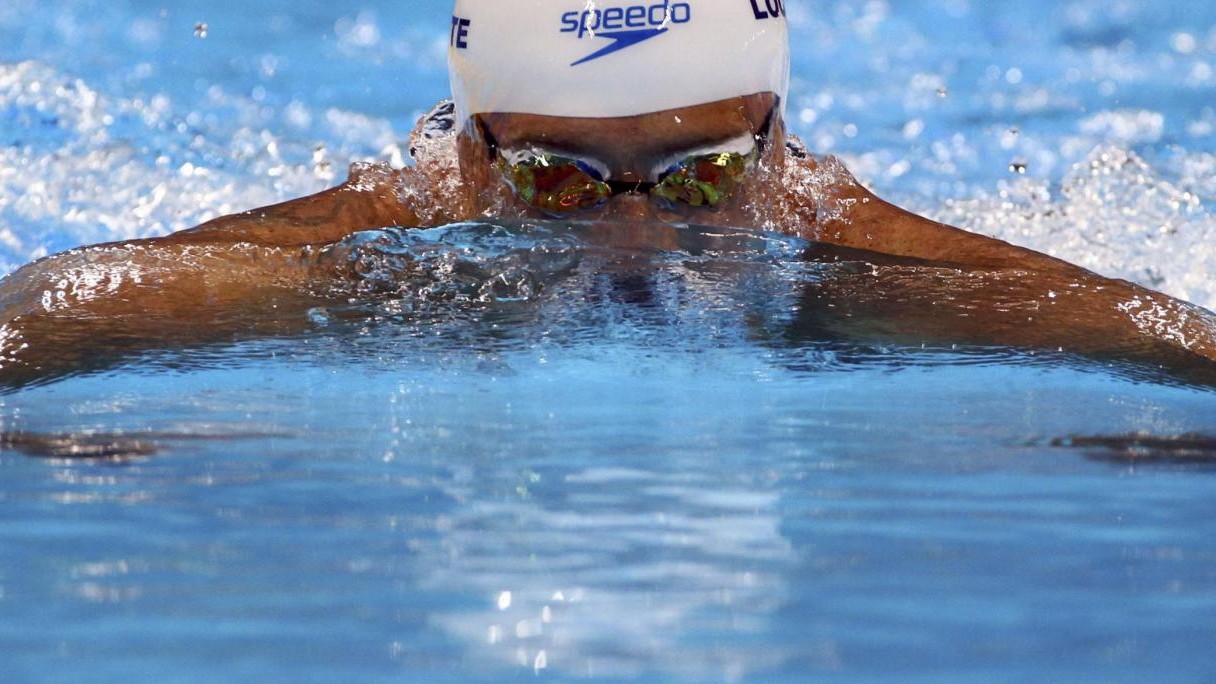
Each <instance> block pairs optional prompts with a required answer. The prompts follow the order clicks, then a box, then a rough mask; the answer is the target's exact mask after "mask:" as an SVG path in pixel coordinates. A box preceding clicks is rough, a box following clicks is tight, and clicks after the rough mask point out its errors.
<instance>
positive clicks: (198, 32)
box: [194, 21, 207, 38]
mask: <svg viewBox="0 0 1216 684" xmlns="http://www.w3.org/2000/svg"><path fill="white" fill-rule="evenodd" d="M194 37H195V38H206V37H207V22H205V21H200V22H198V23H197V24H195V25H194Z"/></svg>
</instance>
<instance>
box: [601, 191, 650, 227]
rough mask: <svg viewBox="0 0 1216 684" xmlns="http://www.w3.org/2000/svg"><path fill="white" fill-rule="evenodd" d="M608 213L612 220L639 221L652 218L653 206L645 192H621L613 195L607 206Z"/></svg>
mask: <svg viewBox="0 0 1216 684" xmlns="http://www.w3.org/2000/svg"><path fill="white" fill-rule="evenodd" d="M608 213H609V214H610V215H611V217H612V218H614V219H618V220H621V221H641V220H644V219H650V218H654V205H653V204H652V203H651V201H650V197H649V196H648V195H647V194H646V193H645V192H641V191H630V192H622V193H620V194H618V195H613V197H612V200H611V201H610V202H609V205H608Z"/></svg>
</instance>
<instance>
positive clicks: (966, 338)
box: [0, 0, 1216, 387]
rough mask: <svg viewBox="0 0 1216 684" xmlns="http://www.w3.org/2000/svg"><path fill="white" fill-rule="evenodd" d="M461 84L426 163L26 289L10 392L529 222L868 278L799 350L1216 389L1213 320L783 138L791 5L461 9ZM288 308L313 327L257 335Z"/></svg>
mask: <svg viewBox="0 0 1216 684" xmlns="http://www.w3.org/2000/svg"><path fill="white" fill-rule="evenodd" d="M449 72H450V78H451V86H452V97H453V99H452V101H451V102H447V103H441V104H440V105H439V106H438V107H436V109H435V110H434V111H432V112H431V113H430V114H428V115H427V116H426V117H424V118H423V120H422V121H420V123H419V126H418V128H417V129H416V130H415V131H414V133H413V134H412V135H411V155H413V156H414V158H415V163H414V165H412V166H408V167H405V168H401V169H392V168H389V167H388V166H387V165H384V164H379V165H368V164H364V165H356V166H355V167H352V170H351V175H350V177H349V179H348V180H347V181H346V182H345V183H343V184H342V185H340V186H338V187H335V188H332V189H330V190H326V191H324V192H321V193H319V194H316V195H312V196H310V197H305V198H301V199H296V200H292V201H289V202H285V203H282V204H277V205H274V206H270V207H265V208H261V209H255V210H252V211H247V212H244V213H240V214H235V215H231V216H224V217H221V218H217V219H214V220H212V221H208V222H207V223H205V224H203V225H200V226H198V227H195V228H192V229H189V230H185V231H181V232H179V233H176V234H173V235H170V236H166V237H162V238H149V239H142V240H132V241H127V242H121V243H111V244H104V245H97V246H93V247H86V248H81V249H76V250H72V251H69V252H66V253H63V254H60V255H55V256H52V257H48V258H46V259H43V260H40V261H38V262H35V263H33V264H31V265H28V266H26V267H24V268H22V269H20V270H18V271H17V272H15V273H13V274H12V275H10V276H9V277H8V278H6V279H5V281H4V282H3V283H2V284H0V384H3V385H6V386H9V387H14V386H18V385H20V384H22V383H26V382H31V381H37V380H40V379H45V378H48V377H53V376H56V375H59V374H63V373H70V372H75V371H79V370H86V369H89V368H97V367H104V366H106V365H108V364H110V363H113V362H114V360H115V359H118V358H121V357H122V355H123V354H126V353H131V352H138V351H141V350H147V349H161V348H172V347H177V346H182V345H196V344H203V343H208V342H222V341H231V340H233V339H238V338H242V337H249V336H259V335H275V334H285V333H291V332H296V331H298V330H299V329H302V328H303V327H304V325H305V324H304V323H303V322H302V321H303V320H304V319H305V318H306V317H305V316H303V312H305V311H307V310H308V309H309V308H310V307H313V306H317V305H321V304H324V303H325V302H327V301H331V300H330V299H329V298H328V296H327V295H326V292H327V291H329V290H331V289H332V285H333V283H335V282H339V281H341V280H342V279H344V278H346V279H349V278H350V277H352V274H351V273H350V272H349V269H350V267H349V265H343V264H342V263H339V262H337V261H335V260H332V259H330V260H327V259H325V258H322V256H323V255H324V254H325V253H326V250H328V249H329V248H330V247H331V246H333V245H335V243H339V242H340V241H342V240H343V239H345V238H347V237H349V236H350V235H352V234H353V233H356V232H359V231H364V230H368V229H375V228H381V227H398V228H413V227H431V226H439V225H444V224H448V223H453V222H459V221H466V220H476V219H491V220H493V219H519V218H536V219H543V218H559V219H567V220H572V221H579V222H585V223H587V224H588V225H592V226H603V227H605V229H606V230H615V231H617V232H618V233H619V239H623V240H629V241H633V242H637V243H640V244H649V245H652V246H654V247H657V248H664V247H665V246H666V245H667V242H666V241H667V240H668V238H669V236H670V235H671V234H672V231H673V230H677V229H678V227H679V226H680V225H684V224H697V225H710V226H729V227H734V228H740V229H753V230H763V231H770V232H778V233H784V234H788V235H793V236H798V237H801V238H805V239H807V240H810V241H813V245H815V246H814V247H813V248H812V249H810V250H809V251H808V258H811V259H823V260H833V259H834V260H847V261H857V262H861V263H866V264H870V265H872V266H873V268H870V269H862V270H861V271H860V272H859V273H858V274H857V275H854V276H842V277H840V278H838V279H836V278H833V279H827V281H826V282H818V283H814V284H811V285H808V286H807V292H806V295H805V297H804V301H803V307H802V311H801V316H800V318H799V321H798V323H796V325H795V330H794V332H795V333H796V334H797V335H805V336H808V337H811V338H818V339H823V338H825V337H827V338H831V339H836V338H840V339H845V340H857V341H863V342H878V343H894V344H908V345H918V346H919V345H924V344H929V345H951V344H961V345H996V346H1013V347H1020V348H1025V349H1030V350H1036V349H1047V350H1052V351H1055V350H1064V351H1068V352H1075V353H1080V354H1085V355H1088V356H1091V357H1094V358H1100V359H1112V360H1131V361H1134V362H1137V363H1140V364H1143V365H1145V366H1146V367H1157V366H1162V367H1165V368H1167V370H1168V372H1170V373H1172V374H1175V375H1177V376H1181V377H1185V378H1188V379H1191V380H1196V381H1199V382H1203V383H1205V384H1213V383H1216V363H1213V361H1216V322H1214V318H1213V316H1212V315H1211V314H1210V313H1209V312H1207V311H1205V310H1203V309H1201V308H1199V307H1195V306H1192V305H1190V304H1186V303H1184V302H1180V301H1178V300H1175V299H1172V298H1170V297H1168V296H1166V295H1163V294H1160V293H1156V292H1152V291H1150V290H1147V289H1145V288H1142V287H1140V286H1137V285H1134V284H1132V283H1129V282H1126V281H1122V280H1112V279H1107V278H1103V277H1101V276H1099V275H1096V274H1094V273H1091V272H1089V271H1086V270H1084V269H1082V268H1080V267H1077V266H1074V265H1071V264H1068V263H1066V262H1063V261H1060V260H1058V259H1055V258H1052V257H1049V256H1046V255H1043V254H1040V253H1036V252H1033V251H1030V250H1027V249H1023V248H1020V247H1016V246H1013V245H1010V244H1007V243H1005V242H1001V241H999V240H995V239H992V238H988V237H985V236H982V235H978V234H974V233H970V232H967V231H965V230H961V229H957V228H953V227H950V226H946V225H943V224H940V223H936V222H934V221H931V220H928V219H925V218H922V217H919V216H916V215H914V214H911V213H909V212H907V211H904V210H902V209H900V208H898V207H896V206H893V205H891V204H889V203H887V202H885V201H883V200H881V199H879V198H878V197H876V196H874V195H873V194H872V193H870V192H869V191H868V190H867V189H865V188H864V187H862V186H861V184H860V183H858V182H857V181H856V180H855V179H854V178H853V177H852V176H851V175H850V174H849V173H848V172H847V170H845V169H844V168H843V166H842V165H841V164H840V162H838V161H837V160H835V159H833V158H830V157H827V158H820V157H816V156H814V155H813V154H811V153H810V152H808V150H807V149H806V148H805V147H804V146H803V145H802V143H801V142H800V141H799V140H798V139H797V138H796V137H795V136H792V135H790V134H788V133H787V131H786V130H785V125H784V120H785V119H784V108H785V106H786V103H787V95H788V89H789V38H788V30H787V25H786V17H785V12H784V8H783V6H782V3H781V2H780V0H700V1H699V2H682V1H679V0H604V1H603V2H596V3H589V2H584V0H511V2H503V1H502V0H456V2H455V8H454V11H453V16H452V24H451V32H450V35H449ZM344 269H345V270H344ZM272 309H273V310H275V311H278V312H286V313H288V314H290V313H291V312H296V313H298V314H300V315H295V316H293V315H287V316H277V317H267V316H264V315H260V316H259V315H256V314H257V313H258V312H262V313H265V312H267V311H270V310H272Z"/></svg>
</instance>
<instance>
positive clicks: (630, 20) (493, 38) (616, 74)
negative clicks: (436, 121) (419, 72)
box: [448, 0, 789, 126]
mask: <svg viewBox="0 0 1216 684" xmlns="http://www.w3.org/2000/svg"><path fill="white" fill-rule="evenodd" d="M448 42H449V50H448V64H449V72H450V75H451V85H452V96H453V99H454V100H455V102H456V108H457V111H458V115H459V121H460V124H461V125H462V126H463V125H464V124H465V123H466V122H467V121H468V120H469V117H470V116H472V115H475V114H486V113H504V112H516V113H527V114H536V115H545V116H557V117H576V118H580V117H581V118H591V117H627V116H636V115H640V114H644V113H646V112H658V111H665V110H671V109H676V108H680V107H687V106H691V105H697V104H700V103H705V102H716V101H719V100H723V99H726V98H731V97H741V96H746V95H750V94H753V93H760V92H771V93H775V94H776V95H777V96H778V98H779V100H784V96H785V94H786V92H787V91H788V86H789V36H788V29H787V25H786V20H785V8H784V2H783V1H782V0H648V1H642V2H638V1H636V0H596V1H595V2H590V1H589V0H456V2H455V8H454V10H453V17H452V29H451V35H450V36H449V41H448Z"/></svg>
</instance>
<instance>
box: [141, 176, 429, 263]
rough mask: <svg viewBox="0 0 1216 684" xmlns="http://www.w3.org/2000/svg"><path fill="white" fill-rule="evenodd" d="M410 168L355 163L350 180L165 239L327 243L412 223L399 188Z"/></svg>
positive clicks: (175, 241)
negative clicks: (357, 234)
mask: <svg viewBox="0 0 1216 684" xmlns="http://www.w3.org/2000/svg"><path fill="white" fill-rule="evenodd" d="M412 173H413V170H412V169H410V168H405V169H401V170H398V171H394V170H392V169H391V168H389V167H388V166H387V165H385V164H356V165H355V166H353V167H351V172H350V177H349V178H348V179H347V180H346V182H345V183H343V184H341V185H339V186H337V187H334V188H330V189H328V190H325V191H322V192H319V193H317V194H315V195H310V196H308V197H301V198H298V199H293V200H289V201H287V202H283V203H281V204H275V205H271V206H268V207H262V208H260V209H253V210H250V211H246V212H242V213H239V214H232V215H229V216H221V217H219V218H216V219H213V220H211V221H208V222H206V223H204V224H202V225H200V226H197V227H195V228H190V229H188V230H183V231H180V232H178V233H174V234H172V235H169V236H167V237H164V238H159V240H161V241H162V243H165V244H204V243H205V244H235V243H248V244H255V245H259V246H263V247H302V246H305V245H325V244H330V243H333V242H337V241H339V240H342V239H343V238H345V237H347V236H349V235H350V234H351V233H355V232H358V231H361V230H368V229H372V228H388V227H398V228H413V227H417V226H418V225H420V221H419V218H418V216H417V214H416V213H415V212H414V211H413V210H412V209H411V208H410V207H409V206H408V205H407V204H406V203H405V202H403V201H402V199H401V193H400V191H399V188H400V187H402V183H403V181H408V179H406V178H404V176H407V175H409V174H412Z"/></svg>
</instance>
